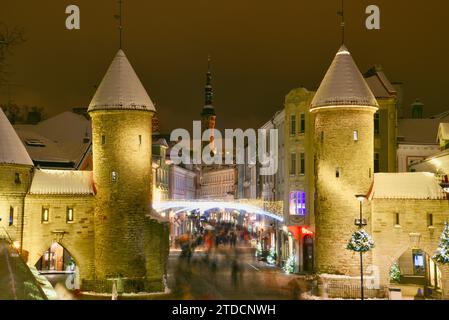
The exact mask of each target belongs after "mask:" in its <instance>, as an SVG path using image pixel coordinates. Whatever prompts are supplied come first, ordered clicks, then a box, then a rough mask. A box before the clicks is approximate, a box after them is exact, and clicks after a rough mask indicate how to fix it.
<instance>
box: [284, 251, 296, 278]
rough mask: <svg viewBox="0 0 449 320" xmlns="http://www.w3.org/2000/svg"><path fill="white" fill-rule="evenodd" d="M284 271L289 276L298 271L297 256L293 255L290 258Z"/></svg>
mask: <svg viewBox="0 0 449 320" xmlns="http://www.w3.org/2000/svg"><path fill="white" fill-rule="evenodd" d="M283 269H284V271H285V272H286V273H287V274H290V273H293V272H295V269H296V261H295V256H293V255H292V256H290V257H288V259H287V262H286V263H285V265H284V267H283Z"/></svg>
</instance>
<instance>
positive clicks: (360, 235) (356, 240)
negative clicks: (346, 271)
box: [346, 229, 374, 252]
mask: <svg viewBox="0 0 449 320" xmlns="http://www.w3.org/2000/svg"><path fill="white" fill-rule="evenodd" d="M372 248H374V241H373V239H371V237H370V236H369V234H368V233H366V231H365V230H363V229H362V230H359V231H356V232H354V233H353V234H352V236H351V240H349V243H348V245H347V246H346V249H348V250H351V251H355V252H367V251H370V250H371V249H372Z"/></svg>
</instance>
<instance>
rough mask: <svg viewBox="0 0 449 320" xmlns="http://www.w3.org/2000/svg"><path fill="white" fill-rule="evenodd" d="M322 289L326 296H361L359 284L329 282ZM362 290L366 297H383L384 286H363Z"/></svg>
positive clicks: (357, 297) (344, 297)
mask: <svg viewBox="0 0 449 320" xmlns="http://www.w3.org/2000/svg"><path fill="white" fill-rule="evenodd" d="M323 289H324V290H323V295H324V296H327V297H328V298H342V299H360V297H361V290H360V285H354V284H344V283H329V284H328V285H327V286H325V287H324V288H323ZM363 291H364V297H365V298H366V299H375V298H377V299H382V298H385V287H383V286H380V287H379V288H378V289H373V288H369V287H367V286H363Z"/></svg>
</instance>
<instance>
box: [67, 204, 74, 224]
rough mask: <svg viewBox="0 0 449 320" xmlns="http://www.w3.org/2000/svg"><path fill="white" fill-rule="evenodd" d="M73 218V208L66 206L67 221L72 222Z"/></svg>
mask: <svg viewBox="0 0 449 320" xmlns="http://www.w3.org/2000/svg"><path fill="white" fill-rule="evenodd" d="M74 220H75V216H74V211H73V208H67V217H66V221H67V223H72V222H73V221H74Z"/></svg>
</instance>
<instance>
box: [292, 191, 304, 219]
mask: <svg viewBox="0 0 449 320" xmlns="http://www.w3.org/2000/svg"><path fill="white" fill-rule="evenodd" d="M289 211H290V215H299V216H305V215H306V193H305V192H304V191H292V192H290V208H289Z"/></svg>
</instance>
